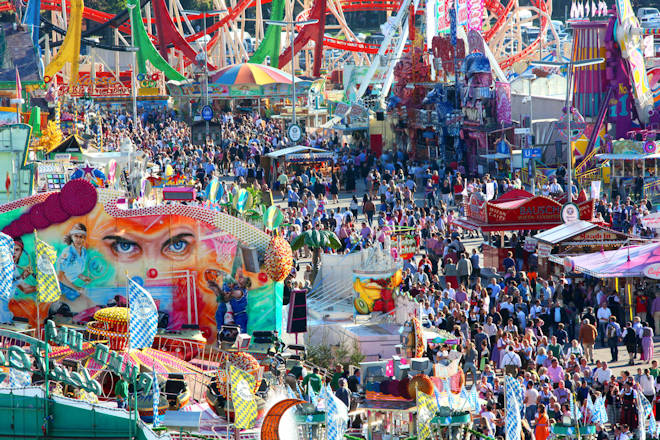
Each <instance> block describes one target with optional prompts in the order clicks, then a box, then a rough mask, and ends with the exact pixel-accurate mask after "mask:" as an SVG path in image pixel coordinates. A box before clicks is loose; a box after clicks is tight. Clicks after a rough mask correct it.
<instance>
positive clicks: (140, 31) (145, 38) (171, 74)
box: [67, 0, 186, 81]
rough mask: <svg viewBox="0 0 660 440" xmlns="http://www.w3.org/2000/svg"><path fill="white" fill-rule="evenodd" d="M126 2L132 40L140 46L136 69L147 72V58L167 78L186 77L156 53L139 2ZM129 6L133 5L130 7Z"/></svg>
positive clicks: (179, 78) (135, 0)
mask: <svg viewBox="0 0 660 440" xmlns="http://www.w3.org/2000/svg"><path fill="white" fill-rule="evenodd" d="M126 3H127V5H128V7H129V9H130V11H131V16H132V17H131V18H132V20H131V21H132V23H133V28H132V29H131V31H132V35H133V41H134V44H135V46H137V47H139V48H140V50H139V51H138V52H137V64H138V71H139V72H140V73H147V65H146V61H147V60H149V62H150V63H151V65H152V66H154V67H155V68H156V69H158V70H160V71H161V72H163V73H164V74H165V75H166V76H167V77H168V78H169V79H174V80H177V81H182V80H184V79H186V77H185V76H183V75H181V74H180V73H179V72H177V71H176V70H175V69H174V68H173V67H172V66H170V65H169V64H168V63H167V61H166V60H165V58H163V57H162V56H161V55H160V53H158V51H157V50H156V47H154V43H153V42H152V41H151V39H150V38H149V35H147V30H146V29H145V28H144V22H143V21H142V10H141V8H139V7H138V6H139V4H138V2H137V0H128V1H127V2H126ZM131 6H133V8H132V9H131ZM67 36H68V34H67Z"/></svg>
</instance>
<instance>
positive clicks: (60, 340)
mask: <svg viewBox="0 0 660 440" xmlns="http://www.w3.org/2000/svg"><path fill="white" fill-rule="evenodd" d="M44 330H45V336H46V337H45V339H46V341H45V342H44V341H42V340H39V339H36V338H33V337H31V336H27V335H25V334H23V333H18V332H14V331H11V330H4V329H0V336H1V337H5V338H8V339H14V340H16V341H20V342H23V343H25V344H27V346H25V345H20V346H19V345H11V346H9V347H8V348H7V351H6V352H3V351H0V366H2V367H10V368H14V369H16V370H21V371H27V372H33V371H34V370H35V369H34V367H33V364H32V361H31V360H30V356H32V357H33V358H34V362H35V363H36V365H37V367H38V369H39V370H41V371H44V372H45V371H48V379H49V380H54V381H57V382H63V383H65V384H68V385H71V386H74V387H77V388H81V389H83V390H85V391H87V392H90V393H94V394H101V393H102V392H103V388H102V387H101V384H100V383H99V382H98V381H97V380H95V379H92V377H91V375H90V374H89V371H87V368H85V367H83V366H79V367H78V371H77V372H70V371H69V370H68V369H67V368H66V367H64V366H62V365H57V364H55V366H54V367H53V368H48V365H47V364H48V362H47V360H46V349H47V348H48V346H47V344H48V342H53V343H54V344H55V345H58V346H68V347H69V348H70V349H71V350H72V351H73V352H76V353H78V352H81V351H82V350H83V337H82V333H80V332H77V331H75V330H73V329H71V328H66V327H62V328H59V329H58V328H57V327H56V326H55V323H54V322H53V321H50V320H49V321H46V327H45V329H44ZM92 359H93V360H94V361H95V362H96V363H98V364H99V365H101V366H102V367H106V368H107V369H108V371H110V372H112V373H114V374H116V375H118V376H121V377H123V378H124V379H125V380H126V381H127V382H129V383H135V384H136V386H137V389H138V391H139V390H150V389H151V387H152V381H153V377H152V376H151V375H150V374H149V373H146V372H145V373H141V372H140V369H139V368H138V367H136V366H133V365H130V363H129V362H127V361H125V360H124V356H123V355H122V354H119V353H117V352H115V351H111V350H110V349H109V348H108V346H107V345H104V344H95V345H94V354H93V356H92Z"/></svg>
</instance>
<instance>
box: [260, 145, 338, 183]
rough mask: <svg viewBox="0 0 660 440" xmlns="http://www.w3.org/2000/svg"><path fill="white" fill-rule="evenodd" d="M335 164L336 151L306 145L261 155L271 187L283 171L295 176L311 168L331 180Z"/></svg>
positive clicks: (262, 165)
mask: <svg viewBox="0 0 660 440" xmlns="http://www.w3.org/2000/svg"><path fill="white" fill-rule="evenodd" d="M334 165H335V155H334V153H332V152H331V151H328V150H324V149H322V148H315V147H308V146H305V145H296V146H293V147H287V148H282V149H280V150H276V151H272V152H270V153H268V154H266V155H264V156H262V157H261V167H262V168H263V169H264V170H265V172H266V176H265V177H266V181H267V182H269V185H270V186H271V188H272V187H273V184H274V183H275V180H276V179H277V177H278V176H279V175H280V174H282V172H284V173H286V174H287V175H288V176H289V177H293V176H295V175H296V174H297V173H302V172H305V171H306V170H308V169H310V168H311V169H314V170H315V171H316V172H317V173H320V174H321V176H322V177H323V178H324V179H327V180H328V181H329V180H330V178H331V177H332V171H333V168H334Z"/></svg>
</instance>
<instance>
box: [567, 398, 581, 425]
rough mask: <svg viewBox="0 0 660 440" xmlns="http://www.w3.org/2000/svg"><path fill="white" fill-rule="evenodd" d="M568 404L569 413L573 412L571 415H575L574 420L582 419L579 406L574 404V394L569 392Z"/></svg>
mask: <svg viewBox="0 0 660 440" xmlns="http://www.w3.org/2000/svg"><path fill="white" fill-rule="evenodd" d="M569 404H570V410H571V414H573V417H575V420H582V411H580V407H579V406H577V405H575V395H574V394H573V393H571V395H570V396H569Z"/></svg>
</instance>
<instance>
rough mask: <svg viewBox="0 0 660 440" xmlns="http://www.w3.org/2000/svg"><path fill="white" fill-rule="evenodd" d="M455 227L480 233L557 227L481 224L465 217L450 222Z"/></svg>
mask: <svg viewBox="0 0 660 440" xmlns="http://www.w3.org/2000/svg"><path fill="white" fill-rule="evenodd" d="M452 223H453V224H455V225H456V226H460V227H461V228H463V229H468V230H471V231H479V230H480V231H482V232H498V231H501V232H506V231H539V230H545V229H550V228H554V227H555V226H559V225H560V223H557V222H533V223H490V224H489V223H483V222H478V221H475V220H472V219H468V218H465V217H460V218H457V219H454V220H453V221H452Z"/></svg>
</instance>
